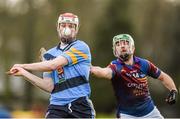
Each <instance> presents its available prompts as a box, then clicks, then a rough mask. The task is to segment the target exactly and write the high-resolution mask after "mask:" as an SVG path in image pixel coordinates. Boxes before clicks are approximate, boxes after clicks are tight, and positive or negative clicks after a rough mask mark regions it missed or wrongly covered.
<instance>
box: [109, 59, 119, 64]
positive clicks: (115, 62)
mask: <svg viewBox="0 0 180 119" xmlns="http://www.w3.org/2000/svg"><path fill="white" fill-rule="evenodd" d="M110 63H111V64H117V63H118V60H117V59H115V60H112V61H111V62H110Z"/></svg>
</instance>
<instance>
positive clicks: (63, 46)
mask: <svg viewBox="0 0 180 119" xmlns="http://www.w3.org/2000/svg"><path fill="white" fill-rule="evenodd" d="M67 45H68V44H66V43H63V42H61V43H60V48H61V49H64V48H65V47H66V46H67Z"/></svg>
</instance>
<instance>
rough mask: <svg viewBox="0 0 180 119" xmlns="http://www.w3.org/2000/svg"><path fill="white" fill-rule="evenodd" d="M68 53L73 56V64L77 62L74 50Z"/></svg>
mask: <svg viewBox="0 0 180 119" xmlns="http://www.w3.org/2000/svg"><path fill="white" fill-rule="evenodd" d="M66 54H67V55H69V56H70V57H71V59H72V63H73V64H75V63H77V58H76V56H75V54H73V53H72V52H69V51H67V52H66Z"/></svg>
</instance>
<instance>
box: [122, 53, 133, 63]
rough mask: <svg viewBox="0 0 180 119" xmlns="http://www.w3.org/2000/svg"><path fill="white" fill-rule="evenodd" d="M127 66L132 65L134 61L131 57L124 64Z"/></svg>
mask: <svg viewBox="0 0 180 119" xmlns="http://www.w3.org/2000/svg"><path fill="white" fill-rule="evenodd" d="M124 63H125V64H127V65H133V64H134V60H133V55H132V56H131V57H130V58H129V60H127V61H125V62H124Z"/></svg>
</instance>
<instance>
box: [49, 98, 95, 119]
mask: <svg viewBox="0 0 180 119" xmlns="http://www.w3.org/2000/svg"><path fill="white" fill-rule="evenodd" d="M46 118H95V110H94V107H93V105H92V102H91V100H90V99H87V98H86V97H81V98H78V99H77V100H75V101H73V102H71V103H69V104H67V105H52V104H51V105H49V106H48V110H47V113H46Z"/></svg>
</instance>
